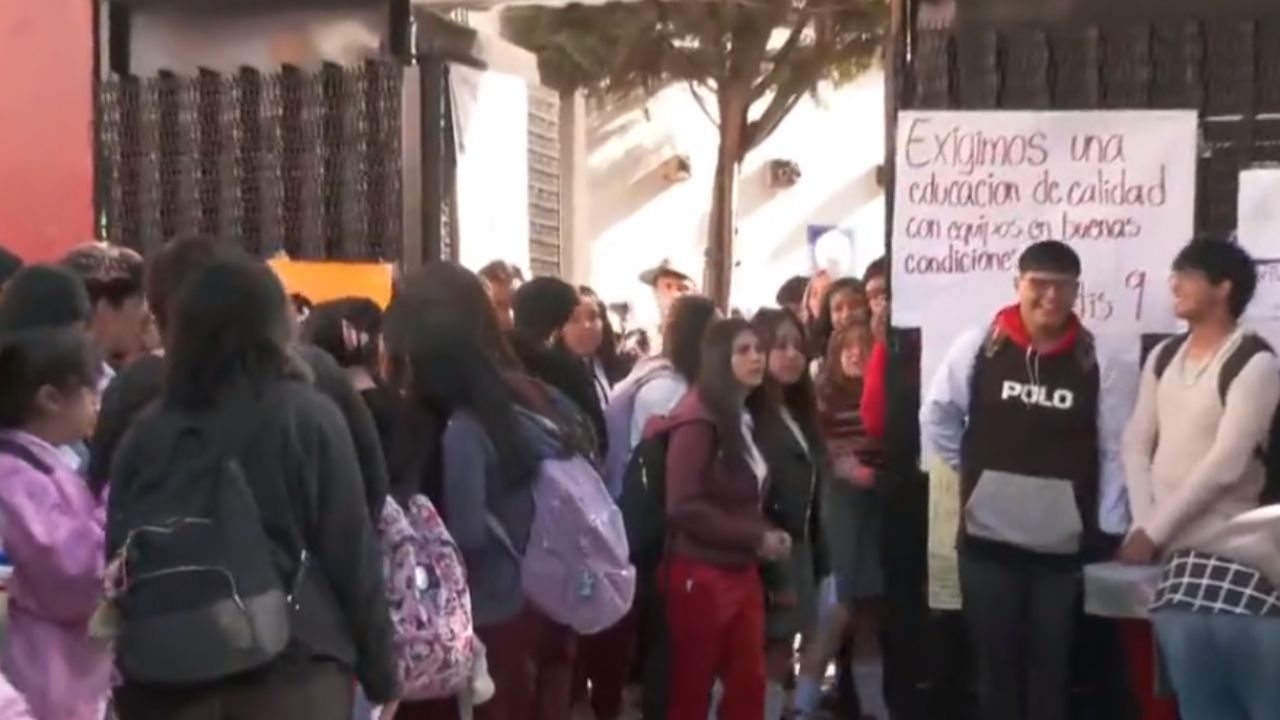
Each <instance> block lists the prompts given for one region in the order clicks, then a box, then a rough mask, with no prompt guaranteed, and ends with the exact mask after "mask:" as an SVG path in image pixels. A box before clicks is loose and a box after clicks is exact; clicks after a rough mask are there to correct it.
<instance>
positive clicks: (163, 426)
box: [110, 389, 307, 685]
mask: <svg viewBox="0 0 1280 720" xmlns="http://www.w3.org/2000/svg"><path fill="white" fill-rule="evenodd" d="M270 407H271V405H270V403H269V398H266V397H264V398H262V399H261V400H256V399H255V398H253V397H252V395H251V394H250V393H249V392H248V390H247V389H246V390H245V391H243V392H242V393H237V394H234V395H232V396H230V397H229V398H228V402H226V403H225V404H224V405H223V407H221V408H220V409H219V410H218V411H217V412H214V413H211V414H210V415H208V416H204V417H192V416H190V415H187V414H183V413H178V412H172V411H168V410H164V409H161V410H159V411H157V412H156V413H155V414H154V415H152V416H151V417H150V418H147V419H144V420H142V421H141V422H142V423H143V425H144V426H146V427H149V428H152V429H154V430H155V431H156V433H155V435H152V437H155V436H160V437H159V438H158V439H160V440H161V442H159V443H157V444H156V447H157V448H159V449H161V450H162V451H163V452H162V453H161V454H159V455H158V456H155V455H153V456H152V457H159V458H161V461H160V462H158V463H156V464H155V466H154V467H151V468H147V469H146V470H144V471H143V472H142V473H140V474H139V476H137V477H135V478H131V479H130V480H129V481H128V482H125V483H120V484H119V485H117V486H113V487H112V497H111V507H112V517H111V520H110V523H111V525H112V528H111V531H112V534H113V536H114V537H118V538H121V539H122V542H121V546H120V551H119V553H118V554H117V557H118V558H120V559H122V561H123V578H124V582H125V584H124V588H123V590H122V592H121V594H120V595H119V596H118V597H117V605H118V608H119V611H120V617H121V621H122V623H121V635H120V637H119V639H118V641H117V644H116V659H117V663H118V665H119V667H120V670H121V672H122V673H123V674H124V676H125V678H126V679H128V680H129V681H130V682H136V683H142V684H152V685H191V684H197V683H203V682H209V681H214V680H220V679H224V678H228V677H231V676H233V675H237V674H239V673H243V672H245V671H249V670H253V669H256V668H260V667H262V666H264V665H266V664H267V663H269V662H271V661H272V660H273V659H275V658H276V657H277V656H278V655H279V654H280V653H281V652H282V651H283V650H284V649H285V646H286V645H287V644H288V642H289V639H290V622H289V614H290V610H291V606H292V604H293V598H292V597H291V595H290V591H289V590H286V588H285V582H284V581H283V579H282V578H283V577H284V575H285V572H282V570H281V568H282V566H286V567H287V563H288V562H289V561H288V560H287V559H285V558H282V557H281V555H282V554H283V553H282V551H280V550H277V549H276V547H275V546H274V545H273V544H272V543H271V541H270V540H269V539H268V537H267V533H266V530H265V529H264V527H263V524H262V518H261V513H260V511H259V508H258V504H257V502H256V500H255V499H254V495H253V493H252V491H251V490H250V488H249V484H248V482H247V480H246V477H245V474H244V471H243V469H242V468H241V465H240V461H239V459H238V457H239V455H240V453H241V451H242V449H243V447H244V446H245V445H246V444H247V442H248V440H249V438H250V437H251V435H252V433H253V432H254V430H255V428H256V426H257V424H258V420H259V419H260V417H261V416H262V415H263V414H265V413H266V412H269V410H268V409H269V408H270ZM138 429H142V426H140V427H139V428H138ZM118 490H120V491H123V493H118V492H117V491H118ZM306 562H307V557H306V553H305V552H303V553H302V554H301V558H299V559H298V561H297V562H296V563H294V565H295V567H294V569H293V572H294V577H295V578H300V577H301V575H302V572H303V569H304V568H305V566H306ZM286 572H287V571H286ZM292 586H293V587H296V586H297V582H294V583H292Z"/></svg>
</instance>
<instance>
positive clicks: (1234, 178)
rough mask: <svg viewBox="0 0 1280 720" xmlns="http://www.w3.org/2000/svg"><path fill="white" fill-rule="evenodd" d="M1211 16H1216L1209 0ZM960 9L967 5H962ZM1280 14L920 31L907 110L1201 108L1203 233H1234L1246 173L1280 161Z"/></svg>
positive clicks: (907, 78)
mask: <svg viewBox="0 0 1280 720" xmlns="http://www.w3.org/2000/svg"><path fill="white" fill-rule="evenodd" d="M1205 7H1206V10H1205V13H1204V16H1205V17H1206V18H1211V17H1212V15H1211V13H1212V7H1213V3H1212V2H1210V3H1206V5H1205ZM962 10H963V8H962ZM1274 12H1275V13H1277V14H1275V15H1274V16H1270V17H1262V18H1253V19H1241V18H1239V17H1236V18H1230V19H1225V20H1216V19H1205V20H1168V21H1158V22H1149V23H1130V24H1124V25H1089V24H1083V23H1082V24H1071V25H1066V26H1062V25H1059V26H1054V27H1036V26H1034V25H1017V26H1010V27H972V26H964V25H961V26H960V27H959V28H958V29H957V30H955V31H940V30H924V31H919V32H916V33H913V37H912V39H911V42H910V45H909V47H910V50H909V55H908V61H907V63H906V72H905V74H904V78H903V81H904V82H903V87H902V89H903V96H902V105H903V106H904V107H908V108H911V107H915V108H961V109H1018V110H1031V109H1036V110H1038V109H1071V110H1087V109H1112V108H1117V109H1118V108H1125V109H1135V108H1161V109H1168V108H1194V109H1196V110H1198V111H1199V112H1200V115H1201V143H1200V168H1199V174H1198V177H1199V180H1198V183H1199V187H1198V188H1197V193H1196V197H1197V212H1196V226H1197V230H1198V231H1200V232H1210V233H1219V234H1220V233H1223V232H1227V231H1230V230H1231V229H1233V228H1234V227H1235V222H1236V192H1237V186H1238V174H1239V171H1240V170H1241V169H1242V168H1244V167H1248V166H1250V165H1253V164H1255V163H1271V162H1280V4H1278V5H1277V8H1276V10H1275V11H1274Z"/></svg>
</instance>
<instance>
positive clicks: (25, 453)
mask: <svg viewBox="0 0 1280 720" xmlns="http://www.w3.org/2000/svg"><path fill="white" fill-rule="evenodd" d="M0 455H8V456H9V457H11V458H14V459H15V460H18V461H20V462H23V463H26V464H27V465H30V466H31V467H32V468H33V469H34V470H35V471H36V472H38V473H40V474H41V475H52V474H53V467H52V466H50V465H49V463H47V462H45V461H44V458H42V457H40V456H39V455H37V454H36V451H35V450H32V449H31V448H29V447H27V446H26V445H23V444H22V443H20V442H18V441H17V440H14V439H12V438H4V437H0Z"/></svg>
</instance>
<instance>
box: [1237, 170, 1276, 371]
mask: <svg viewBox="0 0 1280 720" xmlns="http://www.w3.org/2000/svg"><path fill="white" fill-rule="evenodd" d="M1236 210H1237V214H1236V218H1237V220H1236V226H1237V228H1238V230H1237V237H1238V239H1239V241H1240V245H1241V246H1242V247H1244V249H1246V250H1248V251H1249V254H1250V255H1252V256H1253V259H1254V260H1256V261H1258V291H1257V293H1256V294H1255V295H1254V297H1253V302H1252V303H1251V304H1250V305H1249V309H1248V311H1247V312H1246V314H1245V320H1246V321H1247V322H1248V324H1249V326H1250V327H1251V328H1252V329H1253V330H1255V331H1257V332H1258V333H1259V334H1261V335H1262V336H1263V337H1265V338H1266V339H1267V341H1268V342H1270V343H1271V345H1272V347H1278V348H1280V168H1274V167H1268V168H1252V169H1249V170H1243V171H1241V173H1240V195H1239V202H1238V205H1237V208H1236Z"/></svg>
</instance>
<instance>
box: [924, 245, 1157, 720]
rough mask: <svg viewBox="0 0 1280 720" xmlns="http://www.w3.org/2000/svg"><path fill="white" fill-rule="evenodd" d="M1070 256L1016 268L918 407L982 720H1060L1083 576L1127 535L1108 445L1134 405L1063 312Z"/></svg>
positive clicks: (1074, 272) (1033, 252)
mask: <svg viewBox="0 0 1280 720" xmlns="http://www.w3.org/2000/svg"><path fill="white" fill-rule="evenodd" d="M1080 271H1081V268H1080V258H1079V257H1078V256H1077V255H1076V253H1075V251H1073V250H1072V249H1071V248H1070V247H1069V246H1067V245H1065V244H1063V243H1061V242H1055V241H1048V242H1040V243H1036V244H1034V245H1031V246H1030V247H1028V248H1027V249H1026V250H1025V251H1024V252H1023V254H1022V256H1021V257H1020V258H1019V260H1018V277H1017V283H1016V288H1017V295H1018V297H1017V303H1016V304H1014V305H1011V306H1009V307H1007V308H1005V309H1003V310H1001V311H1000V312H999V313H997V314H996V317H995V319H994V321H993V322H991V323H989V324H987V325H985V326H984V327H981V328H978V329H975V330H972V331H970V332H969V333H967V334H965V335H964V336H962V337H961V338H960V339H959V340H958V341H957V342H956V343H955V344H954V345H953V346H952V348H951V350H950V351H949V352H948V354H947V356H946V359H945V360H944V361H943V364H942V366H941V368H940V369H939V370H938V372H937V375H936V376H935V377H934V379H933V382H932V386H931V387H930V388H929V390H928V393H927V396H926V398H925V401H924V404H923V408H922V410H921V416H920V424H921V431H922V435H923V441H924V443H925V450H926V452H929V453H932V454H933V455H934V456H935V457H936V458H938V459H940V460H942V461H945V462H946V463H948V464H949V465H950V466H951V467H952V468H953V469H955V471H956V472H957V473H958V475H959V477H960V484H961V498H960V499H961V507H962V511H961V518H960V537H959V538H958V549H959V563H960V585H961V592H962V596H963V603H964V614H965V618H966V621H967V624H968V626H969V631H970V635H971V636H972V640H973V646H974V650H975V654H976V661H977V676H978V696H979V703H980V706H981V717H982V718H983V720H1064V719H1065V718H1066V717H1067V695H1068V692H1067V688H1068V679H1069V676H1070V656H1071V647H1072V644H1073V638H1074V635H1075V629H1076V618H1077V617H1078V615H1079V609H1078V606H1079V598H1080V593H1081V578H1080V573H1081V568H1082V566H1083V564H1084V563H1085V562H1086V561H1091V560H1096V559H1100V558H1101V557H1102V556H1104V555H1106V554H1107V550H1106V548H1107V545H1108V542H1107V536H1108V535H1111V536H1118V535H1122V534H1123V533H1124V531H1125V530H1126V527H1127V524H1128V510H1127V506H1126V500H1125V494H1124V474H1123V470H1122V468H1121V463H1120V452H1119V446H1120V436H1121V434H1122V432H1123V428H1124V423H1125V421H1126V419H1127V417H1128V413H1129V410H1130V408H1131V403H1130V402H1129V399H1130V397H1131V394H1132V390H1131V389H1130V388H1126V387H1121V385H1123V384H1124V383H1122V381H1121V377H1122V373H1118V372H1116V365H1115V363H1112V362H1108V361H1107V358H1106V357H1104V356H1103V355H1102V354H1100V353H1099V352H1098V349H1097V347H1096V345H1095V342H1094V338H1093V335H1092V334H1090V333H1089V331H1088V330H1086V329H1085V328H1084V327H1083V326H1082V325H1081V323H1080V320H1079V318H1078V317H1076V315H1075V313H1074V312H1073V307H1074V306H1075V303H1076V298H1077V294H1078V291H1079V283H1080Z"/></svg>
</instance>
